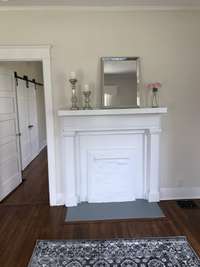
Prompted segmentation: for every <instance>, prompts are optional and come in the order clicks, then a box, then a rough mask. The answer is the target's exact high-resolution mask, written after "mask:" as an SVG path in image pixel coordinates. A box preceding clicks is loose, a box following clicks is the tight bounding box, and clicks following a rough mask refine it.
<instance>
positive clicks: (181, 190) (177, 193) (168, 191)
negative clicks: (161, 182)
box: [160, 187, 200, 200]
mask: <svg viewBox="0 0 200 267" xmlns="http://www.w3.org/2000/svg"><path fill="white" fill-rule="evenodd" d="M195 198H200V187H166V188H161V189H160V199H161V200H172V199H195Z"/></svg>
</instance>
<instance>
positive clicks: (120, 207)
mask: <svg viewBox="0 0 200 267" xmlns="http://www.w3.org/2000/svg"><path fill="white" fill-rule="evenodd" d="M160 217H165V216H164V214H163V212H162V210H161V209H160V207H159V205H158V204H157V203H150V202H148V201H146V200H136V201H131V202H112V203H86V202H84V203H81V204H79V205H78V206H77V207H70V208H67V211H66V216H65V221H66V222H78V221H101V220H123V219H138V218H160Z"/></svg>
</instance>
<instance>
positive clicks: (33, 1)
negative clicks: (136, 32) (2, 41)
mask: <svg viewBox="0 0 200 267" xmlns="http://www.w3.org/2000/svg"><path fill="white" fill-rule="evenodd" d="M0 6H8V7H9V6H10V7H12V6H18V7H20V6H81V7H84V6H86V7H88V6H89V7H96V6H99V7H107V6H108V7H120V6H128V7H129V6H132V7H150V8H151V7H152V8H153V7H158V8H159V7H161V8H162V7H170V8H173V7H176V8H177V7H180V8H187V7H189V8H191V7H197V8H199V7H200V0H0Z"/></svg>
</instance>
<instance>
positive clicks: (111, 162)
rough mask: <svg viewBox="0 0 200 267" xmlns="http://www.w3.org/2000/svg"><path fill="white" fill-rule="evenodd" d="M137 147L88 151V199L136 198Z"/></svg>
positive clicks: (90, 200) (128, 199) (118, 199)
mask: <svg viewBox="0 0 200 267" xmlns="http://www.w3.org/2000/svg"><path fill="white" fill-rule="evenodd" d="M136 161H137V159H136V150H135V149H127V148H126V149H109V150H105V149H104V150H100V151H98V150H94V151H89V152H88V201H89V202H111V201H131V200H135V195H136V187H135V184H136V182H137V164H136Z"/></svg>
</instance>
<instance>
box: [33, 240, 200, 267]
mask: <svg viewBox="0 0 200 267" xmlns="http://www.w3.org/2000/svg"><path fill="white" fill-rule="evenodd" d="M81 266H85V267H90V266H94V267H117V266H121V267H131V266H132V267H137V266H138V267H145V266H147V267H164V266H166V267H197V266H200V259H199V257H198V256H197V255H196V254H195V252H194V250H193V249H192V248H191V247H190V245H189V243H188V242H187V240H186V238H185V237H173V238H145V239H116V240H79V241H78V240H76V241H73V240H71V241H68V240H62V241H48V240H40V241H37V244H36V247H35V249H34V252H33V256H32V258H31V260H30V263H29V265H28V267H81Z"/></svg>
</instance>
